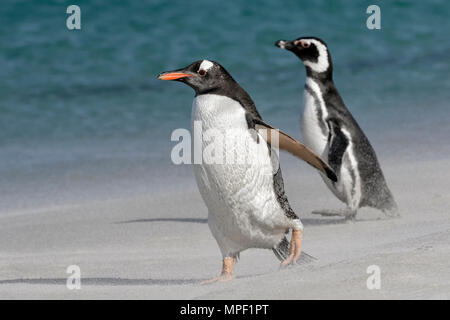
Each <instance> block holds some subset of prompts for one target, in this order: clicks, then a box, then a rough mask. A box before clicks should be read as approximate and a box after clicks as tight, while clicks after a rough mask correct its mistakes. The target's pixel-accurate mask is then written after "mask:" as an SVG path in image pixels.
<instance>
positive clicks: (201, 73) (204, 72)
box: [197, 69, 206, 76]
mask: <svg viewBox="0 0 450 320" xmlns="http://www.w3.org/2000/svg"><path fill="white" fill-rule="evenodd" d="M197 73H198V74H199V75H201V76H204V75H205V74H206V71H205V70H203V69H200V70H198V71H197Z"/></svg>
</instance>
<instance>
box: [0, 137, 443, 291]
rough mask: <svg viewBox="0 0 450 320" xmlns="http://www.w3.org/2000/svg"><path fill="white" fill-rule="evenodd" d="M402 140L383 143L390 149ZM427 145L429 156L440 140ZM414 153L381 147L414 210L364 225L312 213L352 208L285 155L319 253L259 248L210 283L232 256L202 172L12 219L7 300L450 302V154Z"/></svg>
mask: <svg viewBox="0 0 450 320" xmlns="http://www.w3.org/2000/svg"><path fill="white" fill-rule="evenodd" d="M394 143H395V141H390V142H384V145H383V143H382V142H381V141H376V144H377V145H378V146H380V145H381V146H382V147H383V146H384V147H386V149H385V150H389V146H392V144H394ZM416 148H417V149H416V150H415V151H416V152H418V151H419V150H422V151H423V152H424V154H425V153H426V154H429V150H427V149H428V148H432V145H427V144H426V143H424V144H422V143H419V144H418V146H417V147H416ZM382 150H383V148H382ZM402 150H404V151H405V152H398V153H397V154H395V157H389V153H388V152H380V154H381V156H380V159H381V162H382V165H383V168H384V172H385V175H386V176H387V179H388V183H389V184H390V187H391V189H392V191H393V193H394V195H395V197H396V200H397V202H398V204H399V207H400V209H401V214H402V217H401V218H397V219H388V218H386V217H384V215H383V214H382V213H381V212H377V211H375V210H371V209H362V210H360V212H359V214H358V216H357V221H355V222H343V221H342V220H340V219H333V218H321V217H317V216H313V215H311V213H310V212H311V210H313V209H318V208H336V207H340V206H341V204H340V203H339V202H338V201H337V200H336V199H335V198H334V197H333V196H332V195H331V193H330V192H329V191H328V190H327V189H326V187H325V185H324V184H323V183H322V182H321V179H320V178H319V176H318V175H317V174H316V173H315V172H314V171H313V170H311V169H310V168H309V167H308V166H307V165H304V164H301V163H299V162H296V160H295V159H294V160H293V159H292V158H291V157H290V156H288V157H285V158H286V159H287V160H282V166H283V161H285V165H284V172H283V173H284V177H285V181H286V190H287V193H288V196H289V198H290V202H291V204H292V207H293V208H294V210H296V211H297V213H298V214H299V215H300V216H301V218H302V221H303V223H304V225H305V237H304V242H303V249H304V251H305V252H308V253H309V254H311V255H314V256H315V257H317V258H318V260H317V261H316V262H314V263H312V264H309V265H307V266H298V267H292V268H289V269H286V270H279V268H278V266H279V263H278V260H277V259H276V258H275V256H274V255H273V254H272V252H271V251H268V250H248V251H245V252H243V253H242V254H241V260H240V261H239V263H238V264H237V267H236V279H234V280H233V281H231V282H227V283H216V284H212V285H207V286H204V285H200V284H199V282H200V281H201V280H204V279H207V278H211V277H213V276H215V275H217V274H218V272H219V271H220V267H221V256H220V252H219V249H218V247H217V245H216V243H215V240H214V239H213V238H212V235H211V234H210V231H209V229H208V225H207V223H206V208H205V206H204V204H203V202H202V201H201V198H200V195H199V193H198V191H197V189H196V186H195V182H194V180H193V177H192V179H191V180H189V181H188V183H187V187H186V188H180V189H179V190H178V191H172V192H168V193H165V194H164V193H160V194H159V195H155V194H153V195H152V194H141V195H136V196H126V197H124V198H117V199H113V200H107V201H98V202H87V203H80V204H77V205H67V206H56V207H40V208H36V210H23V211H19V212H11V213H10V214H3V215H2V217H1V218H0V278H1V279H0V298H2V299H18V298H25V299H34V298H38V299H52V298H58V299H60V298H64V299H100V298H112V299H123V298H126V299H128V298H130V299H131V298H132V299H173V298H179V299H216V298H223V299H324V298H337V299H347V298H352V299H372V298H373V299H387V298H393V299H404V298H406V299H417V298H421V299H449V298H450V296H449V295H450V275H449V273H448V271H449V266H450V216H449V210H450V192H449V191H450V190H449V180H450V173H449V171H448V167H449V164H450V160H448V158H447V157H445V156H444V155H443V154H442V153H441V155H440V157H436V159H430V156H429V157H428V158H427V157H425V156H423V157H422V159H419V157H418V156H417V155H420V153H416V152H413V151H414V150H408V148H404V149H402ZM416 156H417V160H413V158H414V157H416ZM190 169H191V168H187V169H186V170H190ZM69 265H78V266H79V267H80V268H81V276H82V280H81V289H80V290H68V289H67V288H66V279H67V276H68V274H66V268H67V267H68V266H69ZM370 265H378V266H379V267H380V269H381V289H380V290H368V289H367V287H366V279H367V277H368V276H369V275H368V274H367V273H366V269H367V267H368V266H370Z"/></svg>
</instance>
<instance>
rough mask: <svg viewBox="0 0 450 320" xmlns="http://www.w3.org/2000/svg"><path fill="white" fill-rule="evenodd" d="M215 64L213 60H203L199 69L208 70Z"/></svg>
mask: <svg viewBox="0 0 450 320" xmlns="http://www.w3.org/2000/svg"><path fill="white" fill-rule="evenodd" d="M213 65H214V64H213V63H212V62H211V61H209V60H203V61H202V63H201V64H200V67H199V70H205V71H208V70H209V69H211V67H212V66H213Z"/></svg>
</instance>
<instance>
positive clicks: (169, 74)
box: [158, 69, 194, 80]
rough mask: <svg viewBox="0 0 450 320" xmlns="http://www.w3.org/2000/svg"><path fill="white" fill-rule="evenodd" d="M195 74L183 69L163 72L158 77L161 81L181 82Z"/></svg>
mask: <svg viewBox="0 0 450 320" xmlns="http://www.w3.org/2000/svg"><path fill="white" fill-rule="evenodd" d="M193 76H194V75H193V74H190V73H187V72H185V71H184V70H183V69H180V70H174V71H166V72H161V73H160V74H159V75H158V79H159V80H179V79H182V78H186V77H193Z"/></svg>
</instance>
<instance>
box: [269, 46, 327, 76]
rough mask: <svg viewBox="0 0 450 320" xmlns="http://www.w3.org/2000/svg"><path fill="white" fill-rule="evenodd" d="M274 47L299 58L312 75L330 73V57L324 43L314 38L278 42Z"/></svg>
mask: <svg viewBox="0 0 450 320" xmlns="http://www.w3.org/2000/svg"><path fill="white" fill-rule="evenodd" d="M275 46H277V47H279V48H281V49H284V50H289V51H291V52H293V53H294V54H295V55H296V56H297V57H299V58H300V59H301V60H302V61H303V64H304V65H305V66H306V68H307V70H308V68H309V70H310V71H312V72H314V73H318V74H320V73H327V72H331V71H332V64H331V56H330V53H329V52H328V47H327V45H326V43H325V42H324V41H323V40H322V39H319V38H316V37H301V38H298V39H296V40H292V41H286V40H278V41H277V42H275Z"/></svg>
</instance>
